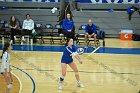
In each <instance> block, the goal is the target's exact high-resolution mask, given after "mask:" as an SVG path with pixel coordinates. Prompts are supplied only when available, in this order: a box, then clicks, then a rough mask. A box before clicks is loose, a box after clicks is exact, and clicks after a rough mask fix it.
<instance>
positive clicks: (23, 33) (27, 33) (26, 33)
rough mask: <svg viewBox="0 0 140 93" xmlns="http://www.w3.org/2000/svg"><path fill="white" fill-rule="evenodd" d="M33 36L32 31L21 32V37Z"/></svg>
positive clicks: (24, 30)
mask: <svg viewBox="0 0 140 93" xmlns="http://www.w3.org/2000/svg"><path fill="white" fill-rule="evenodd" d="M31 34H32V30H27V29H23V30H21V36H24V35H29V36H31Z"/></svg>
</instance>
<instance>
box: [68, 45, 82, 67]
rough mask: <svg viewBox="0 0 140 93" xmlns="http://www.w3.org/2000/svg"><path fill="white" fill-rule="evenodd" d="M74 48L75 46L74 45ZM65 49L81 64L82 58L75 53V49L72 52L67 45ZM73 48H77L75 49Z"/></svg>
mask: <svg viewBox="0 0 140 93" xmlns="http://www.w3.org/2000/svg"><path fill="white" fill-rule="evenodd" d="M75 48H76V47H75ZM66 49H67V50H68V52H69V53H70V54H71V55H72V56H74V57H75V58H76V59H77V60H78V61H79V62H80V63H81V64H82V60H81V58H80V57H79V54H78V53H77V51H75V52H72V51H71V50H70V49H69V48H68V47H67V48H66ZM75 50H77V49H75Z"/></svg>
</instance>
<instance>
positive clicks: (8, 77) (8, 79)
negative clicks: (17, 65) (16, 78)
mask: <svg viewBox="0 0 140 93" xmlns="http://www.w3.org/2000/svg"><path fill="white" fill-rule="evenodd" d="M3 76H4V78H5V81H6V83H7V88H6V90H5V93H9V91H10V89H11V88H12V86H13V85H12V83H11V79H10V75H9V73H3Z"/></svg>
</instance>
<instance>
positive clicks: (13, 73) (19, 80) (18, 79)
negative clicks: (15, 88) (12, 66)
mask: <svg viewBox="0 0 140 93" xmlns="http://www.w3.org/2000/svg"><path fill="white" fill-rule="evenodd" d="M11 73H12V74H13V75H14V76H15V77H16V78H17V79H18V81H19V85H20V88H19V93H21V90H22V83H21V80H20V79H19V77H18V76H17V75H16V74H14V73H13V72H11Z"/></svg>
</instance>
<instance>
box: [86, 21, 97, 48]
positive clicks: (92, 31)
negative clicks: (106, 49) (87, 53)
mask: <svg viewBox="0 0 140 93" xmlns="http://www.w3.org/2000/svg"><path fill="white" fill-rule="evenodd" d="M96 36H97V31H96V26H95V25H94V24H93V22H92V20H91V19H89V20H88V24H87V25H86V28H85V40H86V47H85V48H87V46H88V44H87V40H88V38H94V47H97V43H96Z"/></svg>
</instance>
